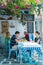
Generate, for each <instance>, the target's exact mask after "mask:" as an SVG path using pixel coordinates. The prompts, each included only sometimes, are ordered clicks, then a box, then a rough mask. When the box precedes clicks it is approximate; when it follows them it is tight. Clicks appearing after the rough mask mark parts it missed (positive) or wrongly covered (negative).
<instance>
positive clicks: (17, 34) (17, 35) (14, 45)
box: [10, 31, 21, 58]
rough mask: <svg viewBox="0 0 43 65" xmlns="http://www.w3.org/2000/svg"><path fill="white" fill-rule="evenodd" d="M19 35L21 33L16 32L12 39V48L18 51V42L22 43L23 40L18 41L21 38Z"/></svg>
mask: <svg viewBox="0 0 43 65" xmlns="http://www.w3.org/2000/svg"><path fill="white" fill-rule="evenodd" d="M19 35H20V32H19V31H16V32H15V34H14V35H13V36H12V37H11V42H10V47H11V48H14V49H17V45H18V42H20V41H21V40H18V39H17V38H18V37H19ZM17 52H18V50H17ZM15 58H16V56H15Z"/></svg>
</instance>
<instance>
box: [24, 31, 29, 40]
mask: <svg viewBox="0 0 43 65" xmlns="http://www.w3.org/2000/svg"><path fill="white" fill-rule="evenodd" d="M24 35H25V37H24V38H25V39H26V40H27V41H29V34H28V32H26V31H24Z"/></svg>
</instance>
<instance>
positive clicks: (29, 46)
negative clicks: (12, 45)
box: [18, 42, 42, 63]
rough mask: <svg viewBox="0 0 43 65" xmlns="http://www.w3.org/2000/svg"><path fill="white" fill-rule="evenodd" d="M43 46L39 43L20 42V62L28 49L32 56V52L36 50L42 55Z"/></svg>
mask: <svg viewBox="0 0 43 65" xmlns="http://www.w3.org/2000/svg"><path fill="white" fill-rule="evenodd" d="M26 45H27V46H26ZM41 48H42V47H41V46H40V45H39V44H38V43H34V42H33V43H32V42H19V43H18V49H19V56H20V63H21V62H22V55H23V54H25V53H26V52H27V50H29V51H30V52H31V54H30V56H31V57H32V53H34V51H36V52H37V53H38V54H39V56H40V54H41Z"/></svg>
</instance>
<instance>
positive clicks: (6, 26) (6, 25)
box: [1, 21, 9, 33]
mask: <svg viewBox="0 0 43 65" xmlns="http://www.w3.org/2000/svg"><path fill="white" fill-rule="evenodd" d="M1 24H2V32H3V33H6V32H8V31H9V23H8V22H7V21H2V23H1Z"/></svg>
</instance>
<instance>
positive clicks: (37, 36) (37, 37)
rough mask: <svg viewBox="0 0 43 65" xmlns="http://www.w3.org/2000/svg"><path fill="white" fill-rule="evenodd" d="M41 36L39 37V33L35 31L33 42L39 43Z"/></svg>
mask: <svg viewBox="0 0 43 65" xmlns="http://www.w3.org/2000/svg"><path fill="white" fill-rule="evenodd" d="M40 41H41V38H40V33H39V32H38V31H36V33H35V42H37V43H39V44H40Z"/></svg>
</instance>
